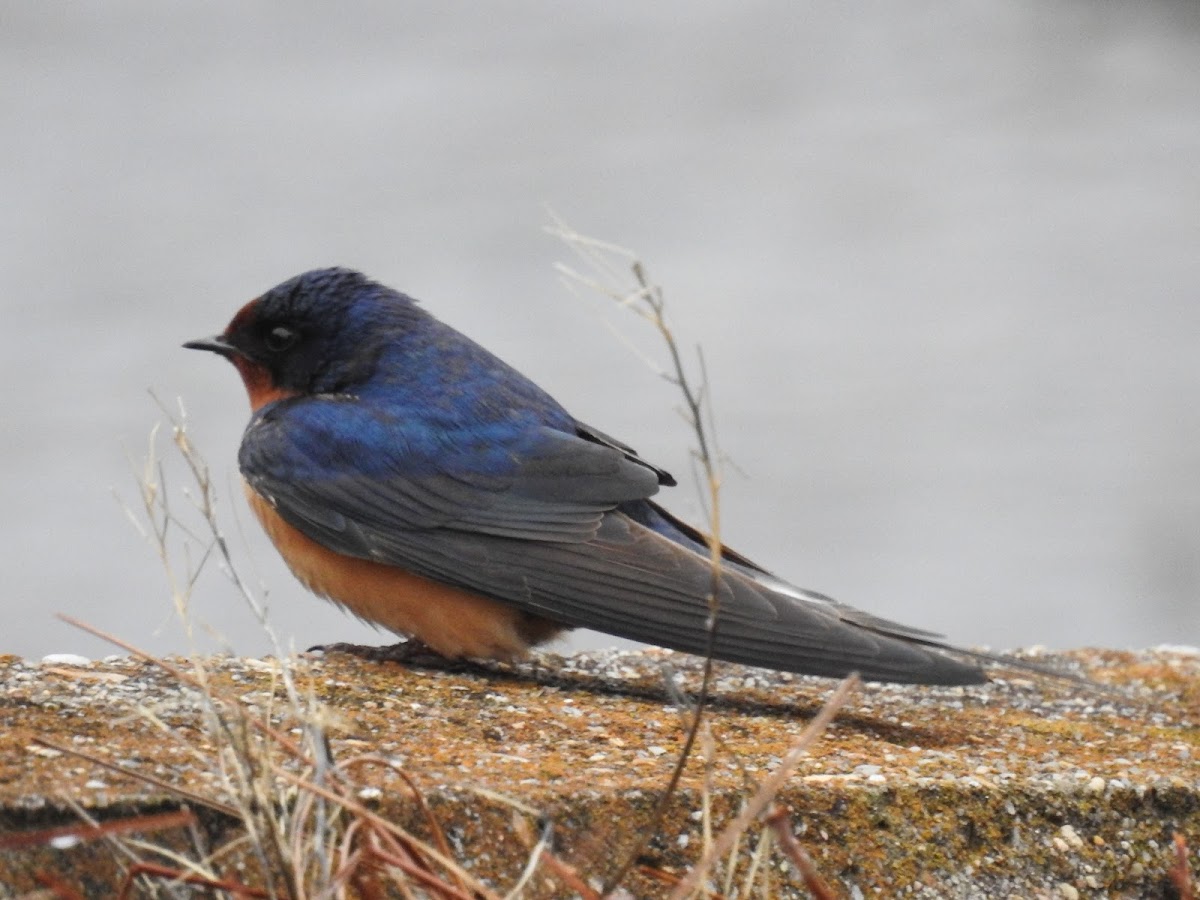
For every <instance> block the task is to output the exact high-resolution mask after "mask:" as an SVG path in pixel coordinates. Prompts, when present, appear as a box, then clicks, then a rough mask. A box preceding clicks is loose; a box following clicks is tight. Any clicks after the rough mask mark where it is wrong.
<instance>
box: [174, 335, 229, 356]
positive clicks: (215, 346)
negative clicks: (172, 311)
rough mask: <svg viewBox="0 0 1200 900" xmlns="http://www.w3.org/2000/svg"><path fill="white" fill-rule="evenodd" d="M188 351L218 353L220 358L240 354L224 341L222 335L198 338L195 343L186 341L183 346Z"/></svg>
mask: <svg viewBox="0 0 1200 900" xmlns="http://www.w3.org/2000/svg"><path fill="white" fill-rule="evenodd" d="M183 346H184V347H186V348H187V349H189V350H210V351H212V352H213V353H219V354H221V356H224V357H230V356H236V355H238V354H240V353H241V351H240V350H238V348H237V347H235V346H233V344H231V343H229V341H227V340H225V337H224V335H220V334H214V335H213V336H212V337H206V338H200V339H199V340H196V341H188V342H187V343H186V344H184V345H183Z"/></svg>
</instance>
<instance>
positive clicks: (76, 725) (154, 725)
mask: <svg viewBox="0 0 1200 900" xmlns="http://www.w3.org/2000/svg"><path fill="white" fill-rule="evenodd" d="M1067 661H1068V662H1070V663H1072V664H1074V665H1076V666H1082V668H1083V669H1084V670H1086V672H1087V674H1088V675H1089V676H1090V677H1092V678H1094V679H1096V680H1097V681H1100V682H1103V683H1104V684H1106V685H1110V686H1111V688H1112V689H1111V690H1107V691H1101V690H1093V689H1088V688H1084V687H1081V686H1080V685H1077V684H1073V683H1071V682H1067V681H1057V680H1050V679H1043V678H1040V677H1036V676H1028V675H1021V676H1019V677H1011V676H1009V677H1005V678H1004V679H1002V680H998V681H996V682H994V683H992V684H990V685H983V686H978V687H970V688H921V687H908V686H905V687H899V686H886V685H867V686H864V687H863V688H862V689H861V690H860V691H858V692H857V693H856V694H855V695H854V696H853V697H852V699H851V701H850V704H849V705H848V706H847V707H846V708H845V709H844V710H843V711H842V712H841V713H840V714H839V715H838V716H837V718H836V719H835V721H834V724H833V725H832V726H831V727H830V728H829V729H828V731H827V732H826V733H825V734H824V736H823V737H822V738H821V740H820V741H819V742H818V743H817V744H816V745H815V746H814V747H813V748H812V751H811V752H810V753H809V754H808V756H807V757H806V758H805V759H804V760H802V762H801V764H800V765H799V767H798V768H797V770H796V772H795V774H794V775H793V776H792V778H791V779H790V780H789V781H788V783H787V786H786V788H785V789H784V790H783V791H782V792H781V794H780V795H779V797H778V801H779V802H780V803H782V804H785V805H786V806H787V808H788V809H789V811H790V814H791V820H792V824H793V827H794V828H795V830H796V831H797V833H798V836H799V839H800V841H801V843H802V844H803V846H804V847H805V849H806V850H807V851H808V852H809V854H810V855H811V856H812V857H813V858H814V860H815V862H816V864H817V866H818V868H819V870H820V871H821V873H822V875H823V876H824V877H825V878H826V879H827V880H829V881H830V882H831V883H832V884H834V885H840V886H841V887H842V889H844V890H845V891H848V892H849V891H851V890H853V889H854V888H857V889H859V890H861V891H862V892H863V893H864V894H870V893H871V892H872V891H873V890H876V891H879V892H882V894H883V895H888V896H890V895H895V894H898V893H900V892H901V891H907V892H908V895H909V896H917V897H920V896H929V897H934V896H946V895H955V896H957V895H968V894H970V895H976V894H977V895H982V896H993V895H999V896H1005V895H1007V894H1010V893H1011V894H1018V895H1025V896H1034V895H1036V892H1037V891H1043V892H1045V891H1052V890H1058V889H1059V887H1058V886H1061V885H1066V886H1067V888H1063V889H1062V890H1063V891H1068V892H1069V890H1068V889H1070V890H1075V891H1078V892H1082V893H1083V894H1084V895H1087V894H1088V893H1099V894H1104V895H1110V896H1146V895H1151V894H1154V893H1155V892H1156V891H1159V890H1160V886H1161V885H1163V884H1165V881H1164V879H1165V878H1166V874H1165V873H1166V871H1167V868H1168V867H1169V866H1170V864H1171V861H1172V857H1171V852H1172V851H1171V846H1172V835H1173V834H1174V833H1175V832H1179V833H1181V834H1183V835H1184V837H1185V839H1186V840H1187V843H1188V846H1189V847H1191V848H1192V852H1193V855H1194V854H1195V850H1196V848H1198V847H1200V655H1197V654H1195V653H1192V652H1188V651H1186V650H1182V649H1176V650H1166V649H1164V650H1162V651H1146V652H1142V653H1136V654H1135V653H1119V652H1113V651H1078V652H1076V653H1073V654H1069V655H1068V658H1067ZM664 666H669V667H670V670H671V672H672V677H673V679H674V680H675V681H677V682H678V690H683V691H685V692H694V690H695V688H696V686H697V684H698V677H699V676H698V663H697V661H696V660H694V659H693V658H691V657H687V656H683V655H679V654H672V653H669V652H666V651H645V652H638V653H629V652H625V653H618V652H608V653H600V654H589V655H584V656H580V657H571V658H565V659H564V658H558V657H553V656H549V655H542V656H537V657H535V659H534V660H533V661H532V662H530V663H525V664H521V665H519V666H515V667H511V666H503V665H500V664H495V665H491V666H489V667H487V668H486V669H485V668H471V669H467V670H465V671H457V672H456V671H427V670H411V669H404V668H401V667H399V666H396V665H395V664H391V663H388V664H378V663H371V662H365V661H362V660H359V659H356V658H352V657H347V656H343V655H339V654H331V655H330V656H328V657H326V658H320V657H317V658H311V659H306V660H302V661H301V662H300V666H299V669H298V670H297V676H296V677H297V680H298V682H299V685H300V687H301V690H302V691H310V690H311V691H312V692H313V693H314V694H315V695H316V696H317V697H318V698H319V699H320V701H321V702H322V703H323V704H324V706H325V707H326V709H327V714H326V716H325V719H326V721H327V722H329V723H331V724H330V725H329V726H328V728H329V733H330V736H331V746H332V748H333V751H334V755H335V758H339V757H340V758H346V757H348V756H351V755H355V754H362V753H371V754H378V755H380V756H382V757H385V758H386V759H388V760H390V761H392V762H393V763H394V764H395V765H396V766H399V767H403V769H404V770H405V771H406V772H408V773H409V774H410V775H411V777H412V778H413V779H414V780H415V782H416V783H417V784H418V785H419V787H420V788H421V790H422V793H423V794H424V796H425V798H426V799H427V801H428V803H429V804H430V806H431V807H432V808H433V809H434V810H435V812H436V813H437V815H438V816H440V818H441V820H442V822H443V824H444V827H445V828H446V830H447V831H448V832H449V833H450V834H451V836H452V838H453V840H454V843H455V846H456V847H459V848H461V849H462V851H463V856H462V859H463V860H464V861H465V865H466V866H467V867H468V868H470V869H471V870H472V871H474V872H475V874H477V875H479V876H480V877H482V878H484V879H486V880H488V881H489V882H490V883H492V884H494V885H495V886H496V887H497V889H498V890H499V891H500V893H501V894H503V893H504V891H505V890H507V887H508V886H511V885H512V883H514V882H515V880H516V878H517V877H518V876H519V874H520V872H521V869H522V867H523V866H524V865H525V862H526V859H527V854H528V849H527V847H526V845H525V843H523V841H522V840H521V839H520V837H519V835H517V834H515V833H514V829H513V827H512V817H513V811H512V809H511V808H509V807H508V806H506V805H505V803H504V802H502V801H499V800H497V799H495V797H496V796H498V795H502V796H505V797H509V798H512V799H513V800H515V801H519V802H520V803H521V804H524V805H525V806H526V807H532V808H535V809H537V810H539V811H541V813H542V814H543V815H544V816H545V817H548V818H550V819H551V820H553V822H554V827H555V832H556V844H555V846H556V847H557V848H558V852H559V854H560V856H561V857H562V858H563V859H564V860H565V861H567V862H569V863H570V864H571V865H573V866H575V867H576V868H577V869H578V870H579V871H580V872H582V873H584V874H587V875H592V876H595V877H598V878H603V877H604V876H605V875H606V874H607V873H608V872H609V871H611V866H612V865H613V861H614V859H615V857H616V856H617V855H619V854H620V853H621V852H623V848H627V847H629V846H631V842H632V841H633V840H634V839H635V838H636V837H637V836H638V835H641V834H643V833H644V832H645V831H646V830H647V829H648V828H650V827H651V822H650V815H651V810H652V809H653V807H654V804H655V801H656V799H657V797H658V795H659V792H660V791H661V790H662V788H663V786H664V785H665V784H666V781H667V779H668V777H669V775H670V771H671V768H672V766H673V765H674V762H675V759H676V757H677V754H678V752H679V749H680V747H681V746H682V744H683V740H684V737H685V731H686V725H687V719H688V716H687V713H686V711H684V710H680V709H679V708H678V707H677V706H676V705H675V704H676V702H677V701H676V700H674V699H672V698H673V697H677V696H678V695H677V694H675V693H673V692H669V691H668V690H667V689H666V688H665V686H664V682H663V679H664V675H663V667H664ZM204 667H205V670H206V671H207V672H208V678H209V680H210V682H211V684H212V690H213V691H219V692H224V693H225V694H227V695H231V696H235V697H236V698H237V701H238V703H240V704H242V706H243V708H244V709H245V710H246V711H248V712H251V713H254V712H260V713H262V714H267V713H268V711H270V714H271V715H272V716H274V717H276V718H277V719H278V720H279V721H280V722H281V725H282V727H283V728H284V729H285V730H286V729H290V728H294V727H295V726H296V724H297V723H296V722H295V721H294V720H292V719H291V718H290V715H289V713H288V712H287V704H286V702H285V701H284V700H283V699H282V695H281V687H280V682H279V679H278V677H277V675H276V673H274V672H273V671H272V670H273V668H274V667H275V663H274V662H273V661H256V660H239V659H232V658H212V659H208V660H205V661H204ZM181 668H188V666H187V665H186V664H184V665H182V666H181ZM716 673H717V675H716V679H715V682H714V685H713V701H712V705H711V707H710V710H709V713H708V722H709V727H710V729H711V734H712V738H713V740H712V741H702V742H701V747H702V748H703V747H707V750H701V751H698V753H697V755H696V756H695V757H694V758H693V759H692V761H691V762H690V763H689V765H688V767H687V769H686V771H685V774H684V777H683V780H682V783H681V790H680V792H679V794H678V796H677V797H676V798H675V800H674V801H673V803H672V805H671V808H670V810H669V813H668V815H667V817H666V819H665V820H664V821H663V822H662V823H661V824H660V825H659V826H658V828H657V829H656V831H655V833H654V834H653V835H651V836H650V840H649V843H648V845H647V847H646V849H645V851H644V853H643V860H642V862H643V863H644V864H645V865H646V866H649V867H652V868H654V869H655V870H657V871H658V872H659V873H660V876H661V874H662V873H668V874H669V873H675V874H679V873H681V872H682V871H683V870H684V869H685V868H686V867H687V866H688V865H690V864H692V863H694V861H695V859H696V858H697V857H698V855H699V848H700V846H701V844H702V841H703V831H704V828H705V823H704V817H703V814H702V811H703V809H704V808H708V810H709V814H710V815H711V816H712V821H711V827H712V828H713V829H715V830H719V829H720V827H721V825H722V823H723V822H724V821H726V820H728V819H729V818H730V817H731V816H733V815H736V813H737V811H738V806H739V804H740V803H741V802H742V801H743V800H744V799H745V798H746V797H748V796H749V795H750V794H751V793H752V792H753V790H754V784H755V783H756V782H757V781H759V780H761V779H762V778H763V777H764V776H765V775H766V774H767V773H769V772H770V771H772V770H773V769H774V768H775V767H776V766H777V765H778V764H779V761H780V760H781V759H782V758H783V757H784V756H785V755H786V754H787V753H788V751H789V749H790V748H791V747H792V745H793V744H794V742H795V741H796V739H797V737H798V736H799V734H800V733H801V731H802V730H803V729H804V727H805V726H806V724H807V723H808V721H809V720H810V719H811V718H812V716H813V715H814V714H815V712H816V711H817V710H818V709H819V708H820V706H821V704H822V703H823V701H824V698H825V697H826V696H827V695H828V694H829V693H830V691H831V689H832V687H833V682H830V681H828V680H822V679H810V678H802V677H798V676H792V675H787V674H780V673H775V672H767V671H763V670H757V669H749V668H745V667H740V666H733V665H726V664H719V665H718V666H717V667H716ZM203 706H204V703H203V700H202V698H201V696H200V695H199V694H198V693H197V691H196V690H195V689H194V688H191V687H187V686H185V685H182V684H180V683H179V682H178V681H176V680H175V679H173V678H172V677H171V676H170V675H168V674H167V673H166V672H164V671H163V670H162V669H160V668H159V667H157V666H155V665H154V664H153V663H149V662H142V661H138V660H133V659H128V658H120V659H115V660H110V661H106V662H103V663H95V664H92V665H91V666H88V667H78V668H77V667H71V666H63V665H47V666H40V665H35V664H30V663H25V662H23V661H21V660H19V659H16V658H14V657H0V835H2V834H3V833H4V832H5V831H10V832H11V831H18V830H22V829H28V828H35V827H42V828H44V827H48V826H49V825H51V824H61V823H64V822H69V821H73V820H74V814H73V813H72V812H70V811H69V809H68V808H67V804H66V802H65V800H64V798H66V797H69V798H71V800H73V801H74V802H76V803H78V804H79V805H81V806H83V807H84V808H85V809H87V810H89V811H90V812H91V813H93V814H95V815H97V816H99V817H104V816H110V815H115V814H118V813H121V812H128V811H129V810H143V811H146V810H152V809H153V810H158V809H162V808H163V807H164V806H170V805H172V804H174V805H179V802H180V799H179V797H178V796H173V795H172V794H171V793H170V792H169V791H167V790H165V789H163V788H161V787H156V786H154V785H152V784H148V783H147V782H145V781H141V780H139V779H138V778H136V777H134V775H133V774H121V773H122V772H129V773H145V774H151V775H153V776H154V777H155V778H156V779H158V780H159V781H160V782H165V783H167V784H170V785H175V786H178V787H180V788H183V789H186V790H188V791H191V792H194V793H196V794H202V795H206V796H212V797H214V799H217V800H220V799H222V798H221V797H220V784H219V779H217V778H216V776H215V774H214V772H213V771H212V768H211V767H207V766H206V765H205V764H204V760H205V759H207V758H211V756H212V752H213V751H212V743H211V736H210V735H209V734H208V732H207V730H206V728H205V725H204V717H203V715H201V710H202V708H203ZM139 708H142V709H143V710H145V711H144V712H139ZM164 729H165V730H164ZM39 739H49V740H50V741H51V742H52V743H54V744H55V745H57V746H62V747H68V748H71V749H74V750H82V751H84V752H86V753H87V754H89V755H91V756H94V757H97V758H102V759H104V760H108V761H109V762H111V763H113V764H114V765H115V766H116V767H117V769H116V770H115V771H114V770H112V769H108V768H104V767H100V766H98V765H96V764H94V763H92V762H89V761H87V760H85V759H81V758H79V757H75V756H72V755H71V754H61V755H60V754H58V753H56V751H54V750H50V749H48V748H47V747H46V746H45V745H44V744H40V743H38V741H39ZM358 774H359V775H360V776H361V778H362V787H363V788H364V789H366V793H364V794H363V796H364V797H369V798H370V802H371V803H372V804H373V808H375V809H376V810H377V811H378V812H380V813H381V814H383V815H386V816H389V817H392V818H394V819H395V820H397V821H402V822H405V823H408V824H410V825H412V826H413V827H414V828H419V827H420V816H419V815H418V814H417V811H416V808H415V807H414V805H413V803H412V801H411V794H410V792H409V791H408V790H407V789H406V788H405V786H404V785H403V784H402V783H401V779H400V777H399V776H398V775H397V774H396V773H395V772H394V771H393V770H391V769H387V768H382V767H375V768H364V769H362V771H361V772H360V773H358ZM479 789H483V793H481V792H480V790H479ZM755 839H757V838H755ZM751 843H752V842H744V844H745V845H746V848H747V849H746V850H745V853H747V854H748V853H749V852H750V851H751V850H752V849H753V848H752V846H751ZM0 844H2V840H0ZM81 852H82V851H81ZM88 852H89V853H92V852H93V851H91V850H89V851H88ZM69 856H70V853H69V852H66V853H64V852H61V851H48V850H47V851H31V850H28V849H25V850H21V851H16V850H8V851H0V883H11V884H14V885H16V886H17V887H18V888H19V889H22V890H24V889H32V887H33V882H32V880H31V878H32V873H33V872H34V871H36V870H37V867H38V866H42V867H57V868H62V866H63V865H65V861H66V860H67V858H68V857H69ZM94 856H95V854H94V853H93V855H92V856H89V857H88V858H89V860H93V861H94ZM771 860H772V861H771V863H770V865H771V866H772V867H773V870H772V874H771V877H772V878H773V879H774V881H773V882H772V884H773V885H774V888H775V889H776V893H775V894H774V895H775V896H780V897H787V896H804V893H803V889H802V888H800V887H799V881H798V880H797V876H796V875H795V873H794V872H791V871H790V869H789V867H788V865H787V864H786V862H784V861H783V859H782V858H781V857H778V856H775V857H771ZM1194 868H1200V867H1196V866H1194ZM539 885H540V887H539ZM530 891H531V893H530V896H555V895H556V894H555V889H553V888H551V887H549V886H547V885H546V884H543V883H542V882H536V881H535V884H534V885H533V887H531V888H530ZM539 891H541V893H539ZM634 891H635V895H636V896H639V897H640V896H657V895H660V894H663V893H665V889H664V888H663V887H662V885H661V883H659V882H658V881H656V880H653V879H642V880H638V881H636V882H635V883H634ZM973 892H974V893H973Z"/></svg>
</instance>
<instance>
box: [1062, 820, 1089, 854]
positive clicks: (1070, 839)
mask: <svg viewBox="0 0 1200 900" xmlns="http://www.w3.org/2000/svg"><path fill="white" fill-rule="evenodd" d="M1058 833H1059V834H1060V835H1062V839H1063V840H1064V841H1066V842H1067V844H1068V845H1069V846H1071V847H1074V848H1075V849H1076V850H1079V849H1081V848H1082V847H1083V838H1081V837H1080V836H1079V834H1078V833H1077V832H1076V831H1075V829H1074V828H1072V827H1071V826H1070V825H1064V826H1063V827H1062V828H1060V829H1058Z"/></svg>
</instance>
